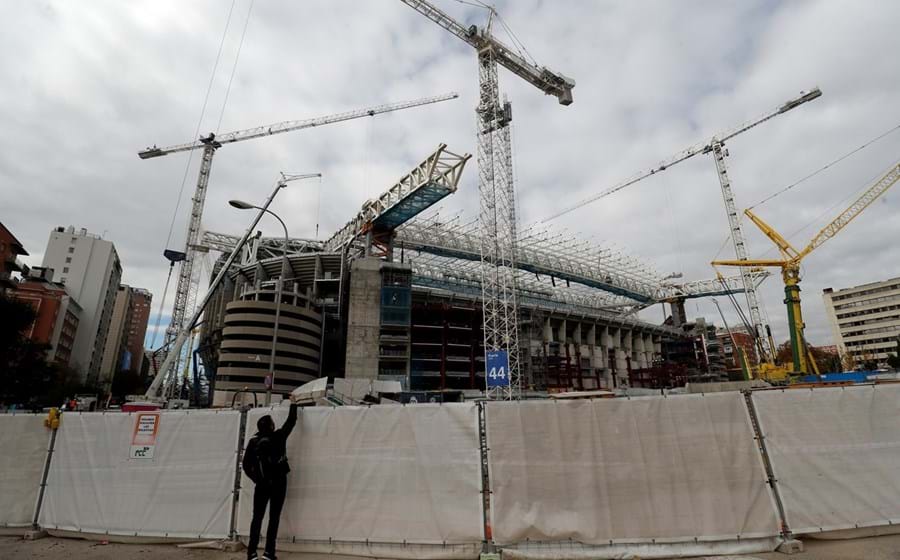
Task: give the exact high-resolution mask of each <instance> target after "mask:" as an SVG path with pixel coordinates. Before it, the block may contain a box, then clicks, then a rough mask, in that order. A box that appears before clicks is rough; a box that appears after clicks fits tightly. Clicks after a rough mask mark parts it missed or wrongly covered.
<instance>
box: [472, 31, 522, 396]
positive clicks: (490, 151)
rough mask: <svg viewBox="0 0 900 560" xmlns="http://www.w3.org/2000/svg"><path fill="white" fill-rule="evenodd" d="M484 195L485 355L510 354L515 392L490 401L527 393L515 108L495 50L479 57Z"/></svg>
mask: <svg viewBox="0 0 900 560" xmlns="http://www.w3.org/2000/svg"><path fill="white" fill-rule="evenodd" d="M478 72H479V74H478V77H479V81H478V84H479V100H478V107H477V108H476V110H475V112H476V115H477V126H478V191H479V195H480V196H479V199H480V213H479V229H480V234H481V274H482V281H481V290H482V301H483V310H484V311H483V312H484V349H485V351H486V352H489V351H492V350H506V351H507V352H508V353H509V370H508V372H507V374H508V376H509V386H507V387H491V388H487V389H486V390H487V395H488V398H494V399H514V398H518V397H519V395H520V394H521V391H522V378H521V371H520V368H519V358H520V356H519V330H518V306H517V304H516V235H517V229H516V195H515V184H514V182H513V170H512V143H511V142H510V130H509V127H510V105H509V104H508V103H505V104H504V103H501V101H500V87H499V83H498V79H497V61H496V59H495V58H494V50H493V48H492V47H487V48H485V49H483V50H482V51H481V52H479V53H478Z"/></svg>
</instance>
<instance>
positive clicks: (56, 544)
mask: <svg viewBox="0 0 900 560" xmlns="http://www.w3.org/2000/svg"><path fill="white" fill-rule="evenodd" d="M804 544H805V546H806V550H805V551H804V552H803V553H801V554H795V555H792V556H786V555H784V554H780V553H770V554H754V555H751V556H742V557H736V556H731V557H724V556H719V557H716V559H715V560H724V559H725V558H732V559H734V560H900V535H890V536H886V537H871V538H868V539H854V540H844V541H816V540H807V541H805V543H804ZM278 557H279V560H336V558H337V557H335V556H322V555H315V556H312V555H301V554H286V553H283V554H279V555H278ZM0 558H2V559H4V560H6V559H9V560H12V559H18V558H21V559H26V558H27V559H34V560H121V559H122V558H136V559H139V560H170V559H177V560H242V559H243V558H244V553H243V552H236V553H228V552H219V551H216V550H197V549H185V548H178V547H175V546H173V545H141V544H106V545H104V544H101V543H99V542H92V541H83V540H77V539H56V538H47V539H41V540H38V541H24V540H22V539H21V538H18V537H0ZM342 558H350V557H342ZM710 560H712V559H710Z"/></svg>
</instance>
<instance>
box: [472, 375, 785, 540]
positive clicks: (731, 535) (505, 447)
mask: <svg viewBox="0 0 900 560" xmlns="http://www.w3.org/2000/svg"><path fill="white" fill-rule="evenodd" d="M487 426H488V446H489V449H490V452H489V461H490V476H491V489H492V491H493V493H492V502H491V519H492V528H493V536H494V540H495V542H497V543H498V544H501V545H504V544H511V543H524V542H525V541H526V540H529V541H544V542H550V543H566V542H569V541H570V540H571V541H575V542H578V543H584V544H588V545H607V546H609V545H615V544H621V543H694V542H695V539H696V541H699V542H704V541H706V542H712V541H725V540H732V541H735V540H737V539H741V540H742V541H743V540H745V539H754V538H764V537H765V538H766V539H765V543H766V544H764V545H763V547H764V548H765V547H769V546H774V545H772V544H771V542H772V539H771V538H770V537H774V536H776V535H778V534H779V521H778V516H777V513H776V512H777V509H776V507H775V504H774V499H773V497H772V495H771V492H770V490H769V488H768V486H767V484H766V477H765V471H764V468H763V466H762V461H761V457H760V455H759V453H758V451H757V448H756V445H755V442H754V439H753V431H752V426H751V424H750V419H749V415H748V414H747V410H746V406H745V403H744V402H743V396H742V395H741V394H740V393H720V394H713V395H683V396H677V397H668V398H664V397H647V398H633V399H628V400H626V399H599V400H594V401H586V400H582V401H568V402H563V401H523V402H513V403H494V402H492V403H489V404H488V408H487ZM698 550H699V549H698ZM511 552H512V551H511ZM672 552H673V553H675V549H672ZM642 555H643V554H642Z"/></svg>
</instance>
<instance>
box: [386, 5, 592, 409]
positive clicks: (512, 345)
mask: <svg viewBox="0 0 900 560" xmlns="http://www.w3.org/2000/svg"><path fill="white" fill-rule="evenodd" d="M401 1H402V2H403V3H404V4H406V5H408V6H410V7H411V8H413V9H414V10H416V11H417V12H419V13H420V14H422V15H423V16H425V17H427V18H428V19H430V20H431V21H433V22H434V23H436V24H438V25H440V26H441V27H443V28H444V29H446V30H447V31H449V32H450V33H452V34H454V35H456V36H457V37H459V38H460V39H462V40H463V41H465V42H466V43H467V44H469V45H470V46H471V47H472V48H474V49H475V51H476V52H477V53H478V106H477V107H476V109H475V114H476V123H477V144H478V190H479V202H480V209H479V210H480V211H479V224H480V234H481V273H482V283H481V286H482V306H483V316H484V349H485V352H486V358H490V356H491V355H497V356H499V355H500V354H502V353H503V352H505V353H506V357H507V359H508V367H507V369H506V374H507V377H506V378H505V379H503V378H502V373H503V372H502V369H501V378H500V379H499V380H497V379H494V380H493V381H494V382H492V381H491V380H489V379H488V375H487V372H486V375H485V382H486V386H485V394H486V395H487V397H488V398H493V399H513V398H518V396H519V395H520V394H521V387H522V379H521V371H520V367H519V359H520V356H519V332H518V323H519V321H518V319H519V318H518V303H517V298H516V243H517V235H518V233H517V231H516V200H515V198H516V195H515V185H514V184H513V169H512V143H511V141H510V129H509V125H510V121H511V120H512V108H511V105H510V104H509V102H506V101H504V102H502V103H501V99H500V86H499V81H498V77H497V69H498V66H503V67H504V68H506V69H507V70H509V71H510V72H512V73H513V74H515V75H517V76H519V77H520V78H522V79H523V80H525V81H526V82H528V83H529V84H531V85H533V86H534V87H536V88H538V89H539V90H541V91H543V92H544V93H546V94H547V95H553V96H555V97H556V98H557V99H558V100H559V102H560V104H562V105H571V103H572V88H573V87H575V82H574V81H573V80H571V79H569V78H567V77H565V76H563V75H562V74H559V73H558V72H553V71H551V70H549V69H547V68H545V67H543V66H537V65H535V64H532V63H531V62H529V61H528V60H526V59H525V58H524V57H522V56H520V55H519V54H517V53H516V52H515V51H514V49H512V48H510V47H508V46H507V45H505V44H503V43H502V42H501V41H499V40H498V39H497V38H496V37H494V35H493V33H492V32H491V28H492V24H493V21H494V19H495V18H497V17H498V16H497V12H496V11H495V10H494V8H493V7H490V6H485V8H487V9H488V11H489V15H488V24H487V26H486V27H484V28H481V29H479V28H478V27H477V26H474V25H472V26H468V27H467V26H465V25H463V24H461V23H459V22H458V21H456V20H455V19H453V18H451V17H450V16H449V15H447V14H446V13H444V12H443V11H441V10H440V9H439V8H437V7H436V6H434V5H433V4H431V3H430V2H426V1H424V0H401ZM489 361H491V360H489V359H486V363H487V362H489ZM500 361H501V362H502V358H500ZM497 381H499V383H497Z"/></svg>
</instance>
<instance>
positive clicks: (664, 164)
mask: <svg viewBox="0 0 900 560" xmlns="http://www.w3.org/2000/svg"><path fill="white" fill-rule="evenodd" d="M821 95H822V91H821V90H820V89H819V88H817V87H816V88H813V89H811V90H810V91H803V92H800V95H799V96H797V97H795V98H792V99H789V100H788V101H786V102H784V103H782V104H781V105H779V106H778V107H777V108H775V109H773V110H771V111H769V112H767V113H764V114H762V115H760V116H758V117H756V118H755V119H752V120H750V121H747V122H745V123H743V124H740V125H738V126H736V127H734V128H732V129H730V130H727V131H725V132H723V133H721V134H719V135H716V136H714V137H713V138H712V140H710V141H708V142H701V143H699V144H695V145H693V146H691V147H689V148H687V149H685V150H682V151H680V152H678V153H677V154H675V155H674V156H672V157H669V158H666V159H664V160H663V161H661V162H660V163H659V164H657V165H656V166H655V167H653V168H651V169H649V170H646V171H642V172H640V173H638V174H637V175H634V176H632V177H630V178H628V179H626V180H624V181H622V182H621V183H618V184H617V185H614V186H612V187H610V188H608V189H606V190H603V191H601V192H599V193H597V194H595V195H593V196H590V197H588V198H586V199H584V200H582V201H581V202H579V203H578V204H575V205H573V206H569V207H567V208H564V209H563V210H560V211H558V212H556V213H555V214H552V215H551V216H549V217H547V218H545V219H544V220H543V222H549V221H551V220H554V219H556V218H558V217H560V216H563V215H565V214H568V213H569V212H572V211H574V210H577V209H578V208H581V207H583V206H585V205H587V204H590V203H591V202H595V201H597V200H600V199H601V198H603V197H606V196H609V195H611V194H613V193H616V192H619V191H620V190H622V189H625V188H627V187H629V186H631V185H634V184H635V183H638V182H640V181H643V180H644V179H646V178H648V177H652V176H653V175H656V174H657V173H659V172H661V171H665V170H666V169H668V168H670V167H672V166H673V165H676V164H678V163H681V162H683V161H685V160H688V159H690V158H692V157H694V156H696V155H699V154H708V153H712V155H713V160H714V161H715V164H716V174H717V175H718V177H719V186H720V188H721V190H722V200H723V202H724V204H725V215H726V217H727V218H728V227H729V230H730V232H731V240H732V244H733V245H734V253H735V256H736V257H737V259H738V260H747V247H746V244H745V242H744V232H743V229H742V227H741V216H740V214H739V213H738V211H737V203H736V202H735V199H734V190H733V189H732V188H731V179H730V178H729V177H728V168H727V166H726V164H725V157H727V155H728V151H727V150H726V149H725V148H724V146H725V142H726V141H728V140H731V139H732V138H734V137H735V136H738V135H739V134H743V133H744V132H747V131H748V130H750V129H752V128H755V127H757V126H759V125H761V124H762V123H764V122H767V121H770V120H772V119H774V118H775V117H777V116H778V115H781V114H783V113H786V112H788V111H790V110H791V109H794V108H795V107H799V106H800V105H803V104H804V103H806V102H808V101H812V100H814V99H816V98H818V97H820V96H821ZM740 272H741V281H742V283H743V286H744V295H745V297H746V298H747V307H748V309H749V311H750V321H751V323H753V329H754V330H755V331H756V333H755V334H756V336H755V339H756V340H757V341H760V340H763V337H765V336H766V335H767V333H768V332H769V326H768V325H767V324H766V322H765V321H764V320H763V318H762V314H761V312H760V308H759V297H758V296H757V294H756V284H755V283H754V281H753V277H752V276H753V275H752V273H751V271H750V269H748V268H747V267H741V269H740ZM754 349H755V352H756V354H757V356H756V358H757V361H758V362H759V361H762V360H763V359H765V360H766V361H768V362H769V363H771V362H772V360H773V359H774V356H773V355H770V354H771V349H767V348H766V346H765V345H764V344H759V343H757V344H756V345H754Z"/></svg>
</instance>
